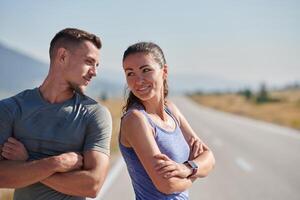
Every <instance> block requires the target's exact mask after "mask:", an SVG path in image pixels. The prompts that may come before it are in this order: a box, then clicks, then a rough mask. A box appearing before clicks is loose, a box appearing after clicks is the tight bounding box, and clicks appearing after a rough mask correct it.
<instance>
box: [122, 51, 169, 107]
mask: <svg viewBox="0 0 300 200" xmlns="http://www.w3.org/2000/svg"><path fill="white" fill-rule="evenodd" d="M123 69H124V72H125V75H126V80H127V84H128V87H129V89H130V90H131V91H132V93H133V94H134V95H135V96H136V97H138V98H139V99H140V100H142V101H146V100H149V99H152V98H153V97H154V96H156V97H159V95H162V94H163V82H164V79H165V78H166V76H167V70H166V67H165V66H160V64H159V63H157V62H156V61H155V59H154V58H153V57H152V55H151V54H146V53H134V54H130V55H128V56H127V57H126V58H125V59H124V61H123Z"/></svg>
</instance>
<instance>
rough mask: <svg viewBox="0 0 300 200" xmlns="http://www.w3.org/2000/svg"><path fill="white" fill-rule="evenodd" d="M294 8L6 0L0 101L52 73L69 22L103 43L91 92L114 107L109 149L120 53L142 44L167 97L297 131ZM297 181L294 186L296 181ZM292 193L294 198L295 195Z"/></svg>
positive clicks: (270, 2) (0, 36) (1, 10)
mask: <svg viewBox="0 0 300 200" xmlns="http://www.w3.org/2000/svg"><path fill="white" fill-rule="evenodd" d="M299 10H300V1H297V0H285V1H282V0H265V1H261V0H242V1H235V0H226V1H225V0H211V1H196V0H191V1H176V0H172V1H171V0H165V1H158V0H152V1H138V0H127V1H121V0H116V1H108V0H102V1H97V0H89V1H71V0H65V1H58V0H51V1H50V0H45V1H34V0H27V1H17V0H9V1H8V0H3V1H1V2H0V99H3V98H7V97H10V96H12V95H14V94H16V93H18V92H20V91H22V90H24V89H27V88H34V87H38V86H39V85H40V84H41V83H42V81H43V79H44V78H45V76H46V74H47V72H48V67H49V56H48V49H49V45H50V41H51V39H52V38H53V37H54V35H55V34H56V33H57V32H58V31H60V30H62V29H64V28H66V27H76V28H80V29H84V30H86V31H89V32H92V33H94V34H96V35H98V36H100V38H101V40H102V43H103V48H102V50H101V53H100V54H101V55H100V70H99V72H98V76H97V77H96V78H95V79H94V81H93V82H92V83H91V85H90V87H89V89H88V92H87V93H88V95H90V96H92V97H94V98H95V99H99V101H101V102H102V103H103V104H105V105H106V106H107V107H109V109H110V110H111V112H112V115H113V117H114V124H115V125H114V133H113V134H114V138H113V141H112V149H113V152H114V153H115V155H118V147H117V140H116V135H117V132H118V128H119V126H118V124H119V118H120V115H121V107H122V103H123V96H124V88H125V87H126V86H125V79H124V75H123V71H122V55H123V52H124V50H125V49H126V48H127V47H128V46H129V45H131V44H133V43H136V42H139V41H152V42H155V43H157V44H158V45H160V46H161V48H162V49H163V51H164V53H165V56H166V59H167V63H168V65H169V71H170V72H169V73H170V76H169V82H170V84H169V85H170V91H171V96H178V95H187V96H188V97H190V99H192V100H194V101H195V102H197V103H199V104H201V105H202V106H203V105H204V106H208V107H211V108H214V109H217V110H222V111H225V112H231V113H234V114H238V115H243V116H247V117H251V118H255V119H259V120H264V121H268V122H271V123H276V124H279V125H280V126H284V127H289V128H291V130H293V131H296V129H300V54H299V53H300V37H299V35H300V24H299V21H300V12H299ZM297 133H298V132H297ZM298 139H299V138H297V140H298ZM298 149H299V148H298ZM116 157H117V156H116ZM298 160H299V157H298ZM297 175H298V176H297V177H299V172H297ZM288 182H289V180H288ZM293 183H295V184H293V186H291V187H296V186H300V185H297V184H298V183H299V181H298V182H297V181H296V182H293ZM2 195H3V198H4V196H5V195H8V196H9V195H11V194H7V192H4V193H3V194H2ZM294 195H295V196H293V195H292V196H290V197H299V196H300V194H299V192H298V193H296V194H294ZM267 197H268V198H265V199H274V198H272V195H271V196H267ZM0 199H2V198H1V193H0ZM215 199H217V198H215ZM221 199H222V198H221ZM223 199H229V197H228V198H223ZM231 199H234V198H231ZM258 199H263V198H258ZM290 199H293V198H290Z"/></svg>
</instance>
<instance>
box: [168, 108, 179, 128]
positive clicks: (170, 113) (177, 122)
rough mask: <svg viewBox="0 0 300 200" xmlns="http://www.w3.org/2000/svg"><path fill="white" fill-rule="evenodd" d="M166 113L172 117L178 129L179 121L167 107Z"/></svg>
mask: <svg viewBox="0 0 300 200" xmlns="http://www.w3.org/2000/svg"><path fill="white" fill-rule="evenodd" d="M165 111H166V112H167V113H168V115H170V116H171V117H172V118H173V120H174V121H175V123H176V127H179V121H178V120H177V118H176V117H175V116H174V115H173V113H172V111H171V110H170V109H169V108H168V107H167V106H166V107H165Z"/></svg>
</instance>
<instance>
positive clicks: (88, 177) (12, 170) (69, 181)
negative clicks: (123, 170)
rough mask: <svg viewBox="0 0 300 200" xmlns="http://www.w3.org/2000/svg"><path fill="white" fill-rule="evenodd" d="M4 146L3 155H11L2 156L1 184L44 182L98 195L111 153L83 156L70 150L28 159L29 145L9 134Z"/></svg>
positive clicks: (71, 191)
mask: <svg viewBox="0 0 300 200" xmlns="http://www.w3.org/2000/svg"><path fill="white" fill-rule="evenodd" d="M0 150H2V153H1V155H2V157H4V158H7V159H10V160H3V159H2V160H1V158H0V188H2V187H6V188H19V187H24V186H27V185H30V184H33V183H36V182H41V183H43V184H45V185H47V186H49V187H51V188H53V189H54V190H56V191H59V192H61V193H64V194H67V195H73V196H84V197H95V196H97V193H98V192H99V190H100V188H101V186H102V184H103V182H104V179H105V177H106V174H107V171H108V165H109V158H108V156H107V155H105V154H103V153H101V152H98V151H93V150H90V151H87V152H85V153H84V154H83V156H81V155H79V154H77V153H74V152H69V153H64V154H61V155H58V156H52V157H49V158H45V159H41V160H36V161H29V162H25V161H24V160H26V158H27V157H26V156H27V152H26V149H25V148H24V146H23V145H22V143H20V142H18V141H17V140H15V139H13V138H9V140H8V142H6V143H5V144H4V146H3V147H2V148H1V149H0ZM20 155H22V156H20ZM83 163H84V164H83Z"/></svg>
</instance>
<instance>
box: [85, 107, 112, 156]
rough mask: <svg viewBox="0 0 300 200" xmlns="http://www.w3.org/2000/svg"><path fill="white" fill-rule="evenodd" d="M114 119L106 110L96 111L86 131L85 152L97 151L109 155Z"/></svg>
mask: <svg viewBox="0 0 300 200" xmlns="http://www.w3.org/2000/svg"><path fill="white" fill-rule="evenodd" d="M111 134H112V119H111V115H110V113H109V111H108V110H107V109H106V108H104V107H103V108H101V109H97V110H95V112H94V113H93V115H92V116H91V117H90V121H89V123H88V127H87V130H86V138H85V142H84V149H83V150H84V151H89V150H96V151H100V152H102V153H105V154H107V155H109V153H110V149H109V148H110V140H111Z"/></svg>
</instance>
